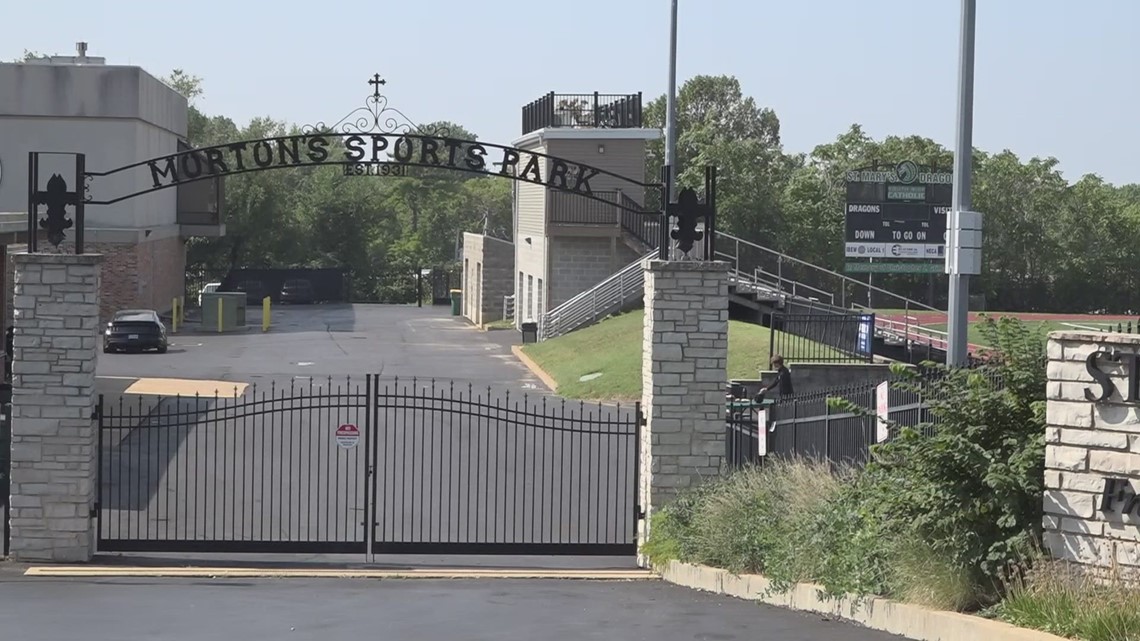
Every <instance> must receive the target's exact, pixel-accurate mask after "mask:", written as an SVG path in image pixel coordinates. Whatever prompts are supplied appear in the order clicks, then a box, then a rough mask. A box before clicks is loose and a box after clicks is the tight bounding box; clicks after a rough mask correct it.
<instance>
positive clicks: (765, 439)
mask: <svg viewBox="0 0 1140 641" xmlns="http://www.w3.org/2000/svg"><path fill="white" fill-rule="evenodd" d="M738 393H739V392H738ZM727 396H728V398H727V407H726V411H725V436H726V438H725V457H726V461H727V463H728V465H729V467H732V468H736V467H742V466H745V465H751V464H759V463H761V462H762V461H763V460H765V459H766V458H768V457H777V458H779V457H785V458H786V457H799V458H808V459H815V460H820V461H829V462H831V463H834V464H837V465H855V466H858V465H862V464H863V463H865V462H866V461H867V459H868V456H869V455H870V448H871V446H872V445H874V444H876V443H881V442H884V441H887V440H889V439H891V438H894V437H895V436H897V429H898V428H899V427H901V426H908V427H914V426H918V425H929V426H930V427H929V428H927V429H934V426H935V425H937V423H938V420H937V417H935V416H934V415H933V414H932V413H931V412H930V409H929V408H928V407H927V406H926V404H925V403H923V401H922V398H921V397H920V395H919V394H917V393H916V392H913V391H909V390H902V389H898V388H896V387H894V386H892V385H891V384H890V383H889V382H886V383H863V384H859V385H852V386H848V387H839V388H835V389H830V390H824V391H820V392H814V393H811V394H803V395H799V396H794V397H791V398H787V399H781V400H779V401H776V402H768V403H764V404H757V403H753V402H752V401H751V400H749V399H746V398H739V397H737V398H733V394H732V392H731V391H730V393H729V394H728V395H727ZM830 398H844V399H847V400H848V401H850V402H851V403H853V404H854V405H855V406H857V407H859V408H863V409H864V410H866V412H869V413H863V412H853V411H848V410H846V409H836V408H833V407H832V406H831V405H830V404H829V403H828V399H830ZM883 416H885V417H886V419H887V421H886V422H884V421H880V417H883ZM928 433H929V432H928Z"/></svg>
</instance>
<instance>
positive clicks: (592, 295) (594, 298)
mask: <svg viewBox="0 0 1140 641" xmlns="http://www.w3.org/2000/svg"><path fill="white" fill-rule="evenodd" d="M656 255H657V251H656V249H655V250H653V251H652V252H649V253H648V254H646V255H644V256H641V257H639V258H638V259H637V260H635V261H633V262H632V263H630V264H628V265H626V266H625V267H623V268H621V269H620V270H618V271H616V272H614V273H613V274H611V275H610V276H608V277H607V278H605V279H604V280H602V281H600V282H598V283H597V284H595V285H594V286H593V287H591V288H589V289H587V290H585V291H583V292H580V293H579V294H577V295H575V296H573V297H571V298H570V299H569V300H567V301H566V302H564V303H562V304H560V305H558V306H557V307H553V308H551V309H549V310H547V311H546V312H544V313H543V314H542V315H541V316H540V317H539V321H538V338H539V340H546V339H548V338H554V337H555V336H561V335H562V334H565V333H568V332H571V331H573V330H575V329H578V328H579V327H582V326H583V325H586V324H588V323H593V322H594V321H597V320H599V319H600V318H602V317H604V316H606V315H608V314H612V313H614V312H615V311H621V308H624V307H625V306H626V305H628V304H630V303H631V302H632V301H633V300H635V299H637V300H640V299H642V298H643V296H644V291H645V288H644V285H645V272H644V270H643V268H642V264H643V262H644V261H645V259H646V258H651V257H653V256H656Z"/></svg>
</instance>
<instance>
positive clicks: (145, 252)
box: [5, 236, 186, 327]
mask: <svg viewBox="0 0 1140 641" xmlns="http://www.w3.org/2000/svg"><path fill="white" fill-rule="evenodd" d="M83 249H84V251H86V252H87V253H92V254H100V255H102V256H103V266H102V273H103V277H102V287H103V289H102V291H101V292H100V305H101V307H100V318H101V319H102V320H107V319H109V318H110V317H111V315H112V314H114V312H115V310H119V309H128V308H132V307H142V308H147V309H154V310H157V311H158V312H160V313H164V312H168V311H170V308H171V302H172V301H173V299H174V298H175V297H176V296H182V295H183V294H184V292H185V290H186V242H185V241H184V240H183V239H182V238H179V237H178V236H168V237H165V238H159V239H156V240H147V241H144V242H142V243H139V244H131V243H85V245H84V248H83ZM52 251H53V252H54V251H56V250H55V249H54V248H53V249H52ZM59 251H60V252H73V251H75V246H74V244H72V243H71V242H65V243H63V244H61V245H60V249H59ZM14 268H15V263H14V261H13V259H12V255H9V258H8V261H7V273H8V277H7V278H6V281H5V282H6V283H11V282H13V281H12V275H13V273H14ZM6 295H7V297H8V299H7V302H8V304H7V309H8V310H11V309H12V289H11V287H10V286H9V287H8V289H7V292H6ZM11 323H12V315H11V312H10V311H9V312H8V318H7V321H6V324H5V327H7V326H8V325H10V324H11Z"/></svg>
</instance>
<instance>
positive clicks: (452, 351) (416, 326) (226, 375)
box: [97, 305, 544, 392]
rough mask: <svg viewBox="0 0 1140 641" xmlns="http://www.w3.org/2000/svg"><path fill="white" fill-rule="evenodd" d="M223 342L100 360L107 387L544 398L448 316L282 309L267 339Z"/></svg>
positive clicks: (186, 340)
mask: <svg viewBox="0 0 1140 641" xmlns="http://www.w3.org/2000/svg"><path fill="white" fill-rule="evenodd" d="M248 322H249V325H250V329H249V330H248V331H245V332H241V333H233V334H217V333H211V332H208V331H202V330H201V329H198V328H194V327H191V328H190V331H189V332H181V333H178V334H174V335H172V336H171V346H170V351H169V352H168V353H166V354H155V353H142V354H100V355H99V366H98V371H97V374H98V375H99V376H100V383H101V388H102V389H103V390H104V391H112V392H113V391H114V390H115V389H116V388H117V387H122V386H123V384H122V383H116V382H115V381H129V380H131V379H134V378H142V377H155V378H183V379H212V380H222V381H237V382H244V383H250V384H257V385H258V386H262V385H266V384H268V383H269V382H270V381H276V382H277V383H278V385H280V384H281V383H282V382H289V381H309V380H315V381H320V380H321V379H326V380H327V379H328V378H329V377H331V378H333V379H340V380H343V379H344V378H345V377H348V376H351V377H354V378H358V377H359V378H363V376H364V375H365V374H378V375H380V376H382V377H385V378H392V377H400V378H408V379H410V378H412V377H418V378H421V379H431V378H436V379H441V380H448V381H456V382H459V383H464V384H466V383H471V384H473V385H476V386H480V385H483V386H486V385H490V384H495V385H502V386H503V387H505V388H508V389H513V390H515V391H523V390H531V391H540V390H541V389H544V388H542V384H541V382H540V381H538V379H537V378H535V377H534V376H532V375H531V374H530V372H529V370H527V369H526V367H524V366H523V365H521V364H520V363H519V362H518V360H517V359H516V358H515V357H514V355H513V354H511V351H510V341H504V340H503V336H502V333H500V332H483V331H480V330H478V329H475V328H473V327H472V326H471V325H470V324H469V323H467V322H466V321H465V320H463V319H462V318H460V317H456V316H451V313H450V307H442V306H435V307H432V306H428V307H422V308H421V307H412V306H403V305H303V306H287V305H285V306H278V307H276V308H274V310H273V323H272V327H271V329H270V331H269V332H267V333H262V332H261V328H260V320H258V317H257V316H256V315H254V316H252V317H251V318H249V319H248Z"/></svg>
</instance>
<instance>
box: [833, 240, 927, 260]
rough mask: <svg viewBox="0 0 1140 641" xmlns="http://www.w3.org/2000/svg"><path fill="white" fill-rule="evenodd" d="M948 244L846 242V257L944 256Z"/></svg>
mask: <svg viewBox="0 0 1140 641" xmlns="http://www.w3.org/2000/svg"><path fill="white" fill-rule="evenodd" d="M945 255H946V245H945V244H943V243H939V244H937V245H927V244H925V243H846V244H845V245H844V248H843V256H844V257H845V258H942V257H943V256H945Z"/></svg>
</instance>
